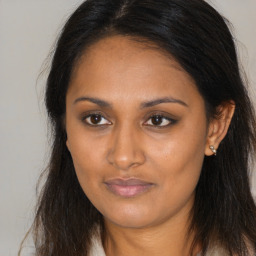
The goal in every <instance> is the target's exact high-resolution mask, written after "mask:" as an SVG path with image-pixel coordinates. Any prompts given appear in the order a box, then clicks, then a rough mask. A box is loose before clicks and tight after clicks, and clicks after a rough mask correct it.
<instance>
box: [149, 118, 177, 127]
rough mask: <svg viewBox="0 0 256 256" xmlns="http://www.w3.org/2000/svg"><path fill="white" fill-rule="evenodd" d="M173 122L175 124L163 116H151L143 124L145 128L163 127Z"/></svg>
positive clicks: (173, 121)
mask: <svg viewBox="0 0 256 256" xmlns="http://www.w3.org/2000/svg"><path fill="white" fill-rule="evenodd" d="M175 122H176V121H175V120H173V119H171V118H168V117H165V116H162V115H153V116H151V117H150V118H149V119H148V120H147V122H146V123H145V124H146V125H147V126H158V127H164V126H168V125H170V124H173V123H175Z"/></svg>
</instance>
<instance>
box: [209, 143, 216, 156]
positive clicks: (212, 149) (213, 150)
mask: <svg viewBox="0 0 256 256" xmlns="http://www.w3.org/2000/svg"><path fill="white" fill-rule="evenodd" d="M210 150H211V151H212V152H213V154H214V155H215V156H216V155H217V150H216V149H215V147H214V146H213V145H211V146H210Z"/></svg>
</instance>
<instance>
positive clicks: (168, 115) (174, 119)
mask: <svg viewBox="0 0 256 256" xmlns="http://www.w3.org/2000/svg"><path fill="white" fill-rule="evenodd" d="M92 115H100V116H102V117H103V118H104V119H106V120H107V121H108V122H110V123H111V124H113V122H112V121H110V120H111V118H110V117H108V116H107V115H106V114H105V113H102V112H101V111H87V112H85V113H83V114H82V115H81V119H82V120H85V119H86V118H88V117H90V116H92ZM170 115H171V114H167V113H162V112H153V113H152V112H151V113H149V114H147V115H146V117H145V116H144V118H143V119H144V121H143V123H145V122H147V121H148V120H149V119H150V118H153V117H154V116H161V117H163V118H165V119H167V120H169V121H170V122H176V121H178V118H177V117H173V116H170Z"/></svg>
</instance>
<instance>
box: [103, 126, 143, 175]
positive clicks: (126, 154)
mask: <svg viewBox="0 0 256 256" xmlns="http://www.w3.org/2000/svg"><path fill="white" fill-rule="evenodd" d="M138 132H139V131H138V130H137V129H136V127H133V126H132V125H131V124H129V123H123V124H119V125H118V126H117V127H115V128H114V129H113V134H112V135H113V136H112V142H111V148H110V150H109V154H108V161H109V162H110V163H111V164H113V165H114V166H115V167H116V168H118V169H122V170H127V169H129V168H130V167H132V166H134V165H139V164H142V163H143V162H144V154H143V151H142V147H141V146H140V145H139V140H138V137H139V136H138Z"/></svg>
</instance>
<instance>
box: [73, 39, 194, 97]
mask: <svg viewBox="0 0 256 256" xmlns="http://www.w3.org/2000/svg"><path fill="white" fill-rule="evenodd" d="M68 93H69V94H72V95H75V94H97V95H99V94H100V95H102V96H103V97H108V98H109V99H113V100H114V99H116V100H117V99H121V98H123V97H124V96H125V98H126V99H128V98H130V100H131V99H132V101H133V102H135V101H136V99H138V100H147V99H148V98H151V97H154V95H157V96H173V97H178V98H180V97H183V98H184V97H185V98H186V95H187V96H189V97H187V98H188V99H187V100H188V101H189V98H190V97H191V96H193V94H198V95H197V96H199V93H198V91H197V87H196V85H195V83H194V80H193V79H192V78H191V76H190V75H189V74H188V73H187V72H185V71H184V69H183V68H182V67H181V66H180V64H179V63H178V62H177V61H176V60H175V59H174V58H172V56H171V55H170V54H167V53H165V52H164V51H163V50H160V49H159V48H158V47H157V46H156V45H154V44H150V43H148V42H147V43H146V42H141V41H137V40H134V39H133V38H130V37H125V36H112V37H107V38H104V39H101V40H100V41H98V42H96V43H94V44H93V45H91V46H90V47H89V48H87V49H86V50H85V52H84V54H83V55H82V57H81V58H80V59H79V61H78V62H77V63H76V67H75V69H74V71H73V75H72V79H71V82H70V87H69V90H68ZM169 94H171V95H169ZM92 96H95V95H92Z"/></svg>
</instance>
